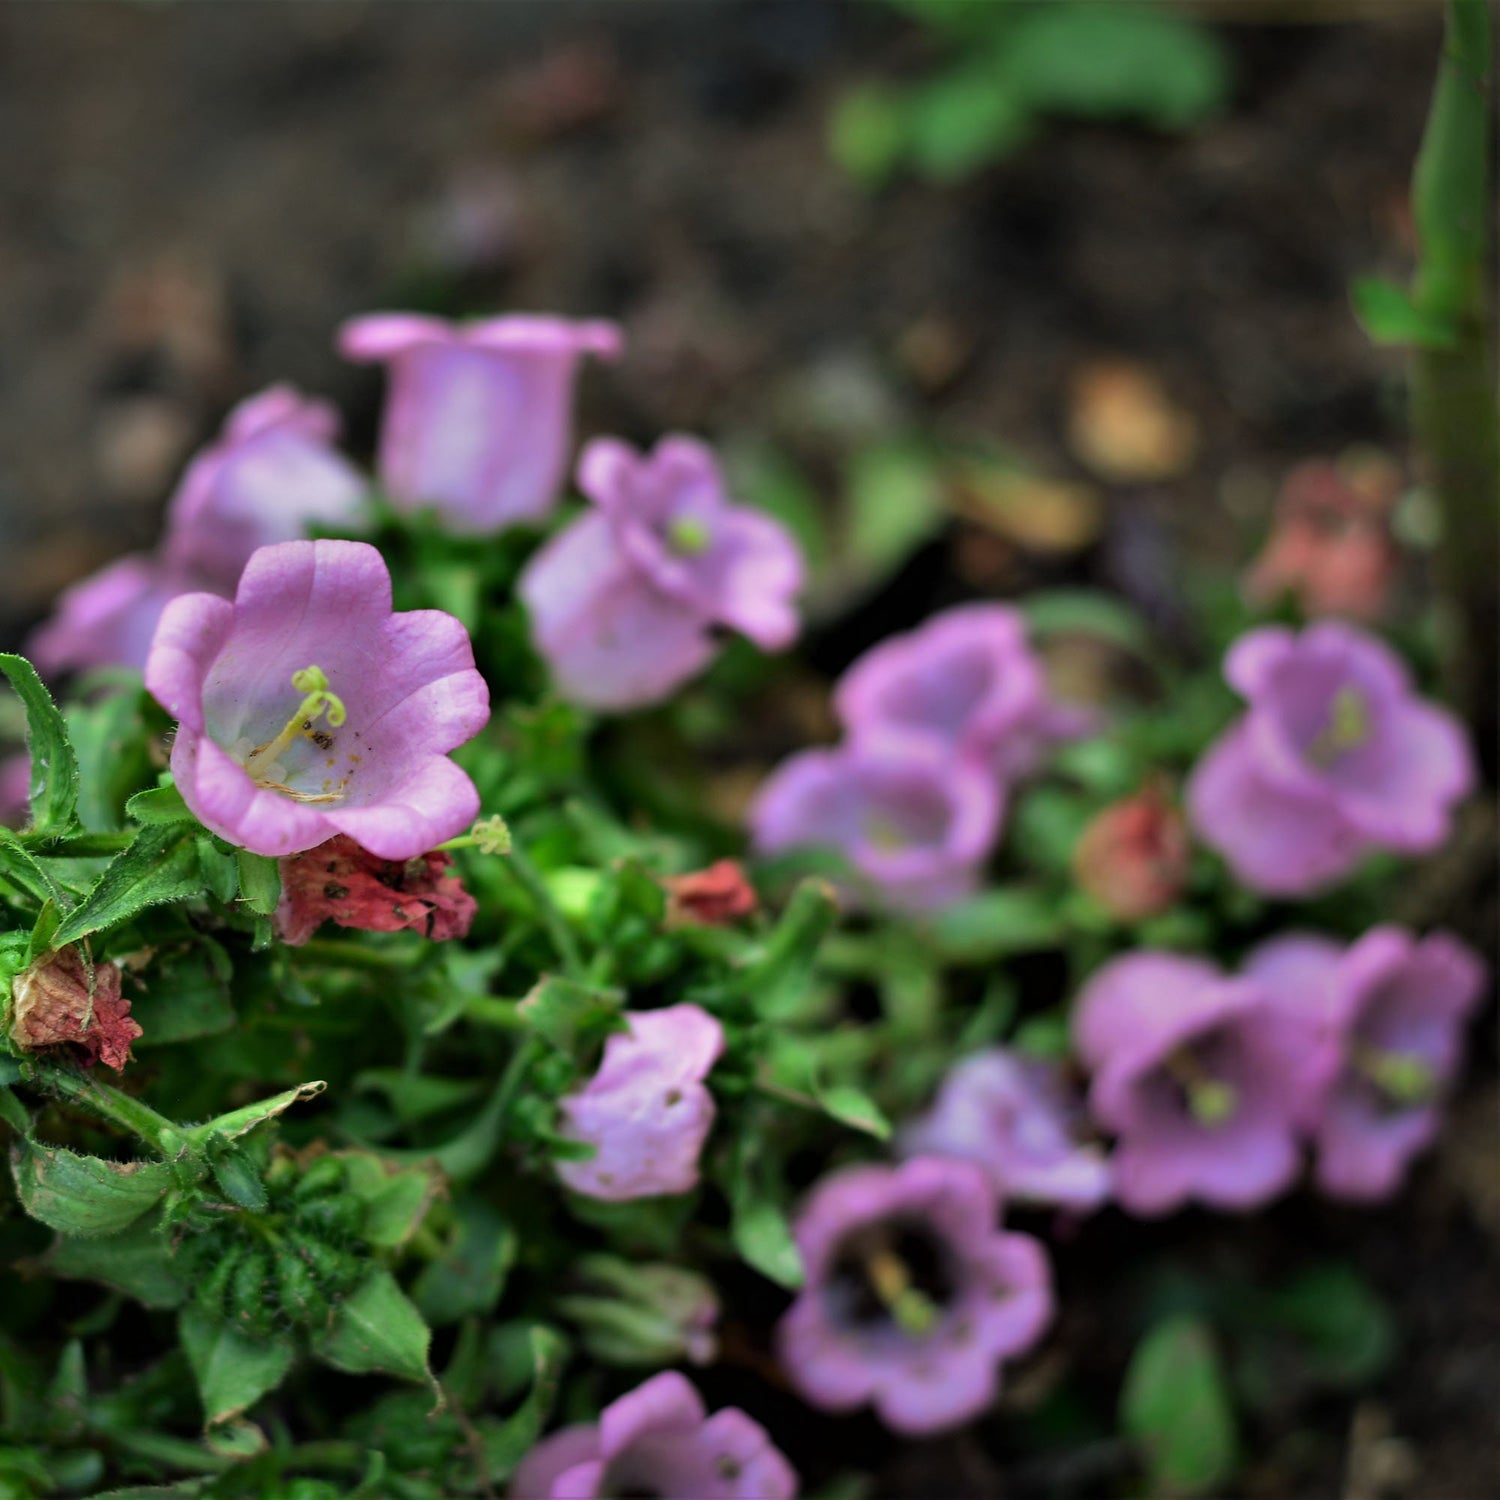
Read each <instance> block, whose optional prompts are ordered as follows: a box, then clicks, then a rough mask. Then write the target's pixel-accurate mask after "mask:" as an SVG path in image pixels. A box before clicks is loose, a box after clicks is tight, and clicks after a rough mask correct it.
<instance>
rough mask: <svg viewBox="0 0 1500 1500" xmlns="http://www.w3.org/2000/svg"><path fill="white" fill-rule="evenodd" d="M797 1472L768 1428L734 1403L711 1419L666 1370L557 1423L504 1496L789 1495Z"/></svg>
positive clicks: (573, 1499) (685, 1499) (782, 1498)
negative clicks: (590, 1414)
mask: <svg viewBox="0 0 1500 1500" xmlns="http://www.w3.org/2000/svg"><path fill="white" fill-rule="evenodd" d="M796 1494H797V1475H796V1473H795V1471H794V1470H793V1469H792V1466H791V1465H790V1464H789V1463H788V1462H787V1461H786V1459H785V1457H784V1456H783V1455H782V1453H781V1452H780V1450H779V1449H778V1448H776V1447H775V1445H774V1444H773V1443H772V1442H771V1439H770V1436H769V1434H768V1433H767V1432H766V1430H765V1428H764V1427H762V1426H761V1425H760V1424H759V1423H758V1422H755V1421H752V1420H751V1418H749V1417H748V1416H746V1415H745V1413H744V1412H742V1411H740V1410H739V1409H738V1408H737V1407H733V1406H728V1407H725V1408H724V1409H723V1410H722V1411H717V1412H715V1413H714V1414H713V1416H709V1415H708V1414H707V1410H706V1408H705V1407H704V1405H703V1401H702V1398H701V1397H700V1396H699V1395H698V1393H697V1391H695V1390H694V1389H693V1387H692V1386H691V1385H690V1384H689V1383H688V1382H687V1380H686V1379H684V1378H683V1376H681V1375H679V1374H678V1373H677V1372H676V1371H675V1370H665V1371H663V1372H662V1373H661V1374H660V1375H654V1376H652V1378H651V1379H650V1380H648V1381H647V1382H646V1383H645V1384H644V1385H641V1386H637V1387H636V1389H635V1390H633V1391H631V1392H630V1393H629V1394H628V1395H625V1396H621V1397H620V1399H619V1400H618V1401H615V1402H612V1403H611V1404H610V1405H609V1406H606V1407H605V1408H604V1411H603V1412H602V1413H601V1414H600V1417H599V1421H598V1422H597V1423H596V1424H588V1425H579V1426H574V1427H564V1428H563V1429H562V1431H560V1432H555V1433H553V1434H552V1436H551V1437H548V1438H543V1439H542V1441H541V1442H540V1443H539V1444H538V1445H537V1446H536V1447H535V1448H533V1449H532V1450H531V1452H530V1453H529V1454H528V1455H527V1456H526V1457H525V1458H524V1459H523V1460H522V1461H521V1465H520V1467H519V1468H518V1469H517V1470H516V1473H515V1477H514V1478H513V1479H512V1480H511V1485H510V1495H511V1500H609V1497H611V1496H619V1495H649V1496H652V1497H654V1500H795V1497H796Z"/></svg>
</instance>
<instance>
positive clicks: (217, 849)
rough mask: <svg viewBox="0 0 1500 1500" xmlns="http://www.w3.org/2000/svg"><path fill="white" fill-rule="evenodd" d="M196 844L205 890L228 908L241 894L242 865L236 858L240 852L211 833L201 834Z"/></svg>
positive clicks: (199, 871)
mask: <svg viewBox="0 0 1500 1500" xmlns="http://www.w3.org/2000/svg"><path fill="white" fill-rule="evenodd" d="M195 842H196V844H197V846H198V874H199V876H200V878H201V880H202V883H203V888H204V889H205V890H206V891H207V892H208V894H209V895H210V896H212V897H213V898H214V899H215V900H216V901H222V902H223V903H224V905H225V906H228V905H229V903H230V902H231V901H233V900H234V898H235V897H236V896H238V895H239V893H240V864H239V860H238V859H237V858H236V856H237V855H238V854H239V852H240V851H239V850H237V849H231V848H230V847H229V846H228V845H227V844H225V843H224V841H223V840H222V839H217V838H215V837H214V836H213V835H212V834H211V833H201V832H200V833H199V834H198V835H197V838H196V840H195Z"/></svg>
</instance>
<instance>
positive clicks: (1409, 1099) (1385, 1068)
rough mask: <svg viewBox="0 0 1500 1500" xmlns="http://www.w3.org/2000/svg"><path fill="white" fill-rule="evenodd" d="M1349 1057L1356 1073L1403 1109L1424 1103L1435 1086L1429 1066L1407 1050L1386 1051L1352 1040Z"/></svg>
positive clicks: (1430, 1095)
mask: <svg viewBox="0 0 1500 1500" xmlns="http://www.w3.org/2000/svg"><path fill="white" fill-rule="evenodd" d="M1349 1058H1350V1061H1351V1062H1352V1063H1353V1065H1354V1067H1355V1069H1356V1070H1357V1071H1358V1072H1359V1073H1361V1074H1363V1075H1364V1077H1366V1078H1368V1079H1369V1080H1370V1082H1371V1083H1373V1084H1374V1085H1375V1087H1376V1088H1377V1089H1379V1090H1380V1092H1381V1093H1382V1094H1383V1095H1384V1096H1385V1097H1386V1098H1387V1099H1388V1100H1390V1102H1391V1103H1392V1104H1395V1105H1398V1106H1400V1107H1401V1108H1403V1109H1410V1108H1414V1107H1415V1106H1417V1105H1419V1104H1426V1103H1428V1102H1429V1101H1430V1100H1431V1098H1432V1096H1433V1093H1434V1091H1435V1090H1436V1087H1437V1080H1436V1079H1435V1078H1434V1077H1433V1074H1432V1069H1431V1068H1430V1067H1428V1065H1427V1064H1426V1063H1425V1062H1423V1061H1422V1059H1421V1058H1420V1057H1413V1056H1411V1054H1410V1053H1405V1052H1386V1051H1383V1050H1382V1049H1381V1048H1379V1047H1372V1046H1370V1045H1369V1044H1368V1043H1366V1042H1357V1041H1356V1042H1352V1043H1351V1044H1350V1047H1349Z"/></svg>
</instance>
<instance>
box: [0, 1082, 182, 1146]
mask: <svg viewBox="0 0 1500 1500" xmlns="http://www.w3.org/2000/svg"><path fill="white" fill-rule="evenodd" d="M26 1082H27V1083H29V1084H30V1085H31V1086H32V1087H33V1088H37V1089H42V1090H45V1091H46V1092H47V1093H51V1094H56V1095H59V1096H60V1097H62V1098H64V1099H67V1100H69V1101H70V1102H71V1103H74V1104H80V1105H82V1106H83V1107H84V1108H85V1109H88V1110H92V1111H93V1113H94V1114H96V1115H98V1116H99V1117H100V1118H101V1119H105V1120H108V1121H109V1122H110V1124H112V1125H117V1126H118V1127H119V1128H120V1129H121V1130H124V1131H127V1132H128V1133H129V1134H131V1135H133V1136H135V1137H137V1139H139V1140H142V1141H144V1142H145V1143H146V1144H147V1145H148V1146H150V1147H151V1149H152V1150H153V1151H155V1152H156V1153H157V1155H159V1156H161V1157H164V1158H165V1159H166V1160H167V1161H175V1160H176V1159H177V1158H178V1157H179V1156H181V1155H182V1154H183V1152H184V1151H186V1150H187V1145H188V1143H187V1140H186V1138H185V1137H184V1136H183V1133H182V1131H181V1130H180V1129H179V1128H178V1127H177V1125H176V1124H175V1123H174V1122H173V1121H171V1120H169V1119H168V1118H167V1117H166V1116H165V1115H161V1114H158V1113H157V1112H156V1111H155V1110H154V1109H152V1108H151V1106H150V1105H149V1104H143V1103H142V1102H141V1101H140V1100H139V1099H136V1098H134V1097H132V1096H131V1095H130V1094H127V1093H124V1092H122V1091H121V1090H120V1089H117V1088H113V1087H111V1086H110V1085H109V1084H107V1083H100V1082H99V1080H98V1079H97V1078H93V1077H91V1076H90V1075H89V1074H87V1073H82V1072H79V1071H78V1070H77V1069H75V1068H70V1067H68V1066H67V1065H65V1064H62V1063H53V1062H35V1063H32V1064H31V1066H30V1071H29V1076H28V1077H27V1079H26Z"/></svg>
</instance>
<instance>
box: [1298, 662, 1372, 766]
mask: <svg viewBox="0 0 1500 1500" xmlns="http://www.w3.org/2000/svg"><path fill="white" fill-rule="evenodd" d="M1373 728H1374V725H1373V724H1372V722H1371V717H1370V705H1369V704H1368V703H1367V702H1366V701H1365V697H1364V694H1363V693H1361V692H1360V691H1359V689H1358V688H1355V687H1350V686H1349V685H1348V684H1347V683H1346V684H1345V685H1344V686H1343V687H1341V688H1340V689H1339V690H1338V692H1336V693H1335V694H1334V695H1333V702H1332V703H1331V704H1329V706H1328V721H1327V723H1325V724H1324V726H1323V727H1322V729H1320V730H1319V731H1318V733H1317V734H1316V735H1315V736H1314V737H1313V741H1312V743H1311V744H1310V745H1309V746H1308V747H1307V758H1308V760H1309V761H1310V762H1311V763H1312V764H1313V765H1314V766H1316V767H1317V768H1318V769H1319V770H1320V771H1326V770H1328V769H1329V767H1331V766H1332V765H1333V764H1334V762H1335V761H1337V760H1338V758H1339V756H1341V755H1343V754H1344V752H1345V751H1347V750H1358V749H1359V747H1360V746H1361V745H1363V744H1364V743H1365V741H1366V740H1368V739H1369V738H1370V734H1371V731H1372V729H1373Z"/></svg>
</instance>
